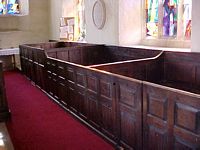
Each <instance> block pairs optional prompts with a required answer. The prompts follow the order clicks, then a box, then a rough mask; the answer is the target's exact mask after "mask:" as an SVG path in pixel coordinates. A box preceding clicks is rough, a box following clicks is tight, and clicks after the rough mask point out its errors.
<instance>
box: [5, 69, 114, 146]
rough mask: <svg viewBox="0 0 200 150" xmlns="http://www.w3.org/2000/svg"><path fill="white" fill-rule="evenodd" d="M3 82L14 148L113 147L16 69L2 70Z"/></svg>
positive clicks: (8, 124)
mask: <svg viewBox="0 0 200 150" xmlns="http://www.w3.org/2000/svg"><path fill="white" fill-rule="evenodd" d="M5 83H6V93H7V99H8V104H9V108H10V110H11V114H12V118H11V121H9V122H8V123H7V128H8V131H9V133H10V136H11V139H12V142H13V145H14V147H15V150H111V149H114V148H113V147H112V146H111V145H110V144H108V143H107V142H105V141H104V140H103V139H102V138H100V137H99V136H97V135H96V134H95V133H94V132H92V131H90V130H89V129H88V128H87V127H85V126H84V125H83V124H81V123H79V122H78V121H77V120H76V119H74V118H73V117H72V116H71V115H69V114H68V113H67V112H65V111H64V110H63V109H61V108H60V107H59V106H57V105H56V104H55V103H53V102H52V101H51V100H50V99H49V98H48V97H47V96H46V95H45V94H44V93H43V92H41V91H40V90H39V89H37V88H36V87H35V86H33V85H31V83H30V81H28V80H27V79H26V78H25V77H24V76H23V75H21V74H20V73H19V72H6V73H5Z"/></svg>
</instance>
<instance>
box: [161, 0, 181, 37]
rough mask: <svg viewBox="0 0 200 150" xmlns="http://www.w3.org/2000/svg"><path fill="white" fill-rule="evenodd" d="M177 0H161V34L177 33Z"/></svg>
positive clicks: (173, 34) (174, 34) (172, 34)
mask: <svg viewBox="0 0 200 150" xmlns="http://www.w3.org/2000/svg"><path fill="white" fill-rule="evenodd" d="M177 6H178V3H177V0H163V7H164V16H163V35H164V36H176V34H177V9H178V8H177Z"/></svg>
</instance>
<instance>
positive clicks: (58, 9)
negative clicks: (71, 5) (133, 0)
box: [49, 0, 63, 40]
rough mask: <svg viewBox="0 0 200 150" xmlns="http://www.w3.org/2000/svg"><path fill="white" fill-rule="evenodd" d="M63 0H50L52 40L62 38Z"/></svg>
mask: <svg viewBox="0 0 200 150" xmlns="http://www.w3.org/2000/svg"><path fill="white" fill-rule="evenodd" d="M62 1H63V0H50V3H49V9H50V11H49V12H50V21H49V22H50V23H49V24H50V37H49V39H51V40H59V39H60V38H59V37H60V18H61V17H62Z"/></svg>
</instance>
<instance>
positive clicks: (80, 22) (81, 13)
mask: <svg viewBox="0 0 200 150" xmlns="http://www.w3.org/2000/svg"><path fill="white" fill-rule="evenodd" d="M76 6H77V17H76V18H77V26H78V29H77V30H78V39H77V40H79V41H84V40H85V34H86V26H85V5H84V0H77V4H76Z"/></svg>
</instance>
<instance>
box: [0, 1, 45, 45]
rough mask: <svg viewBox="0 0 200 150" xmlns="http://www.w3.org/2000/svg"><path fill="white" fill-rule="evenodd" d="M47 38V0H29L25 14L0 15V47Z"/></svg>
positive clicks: (35, 41)
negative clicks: (27, 10) (15, 15)
mask: <svg viewBox="0 0 200 150" xmlns="http://www.w3.org/2000/svg"><path fill="white" fill-rule="evenodd" d="M12 30H15V31H12ZM48 39H49V0H29V15H27V16H20V17H0V48H10V47H18V45H19V44H24V43H38V42H45V41H48Z"/></svg>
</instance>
